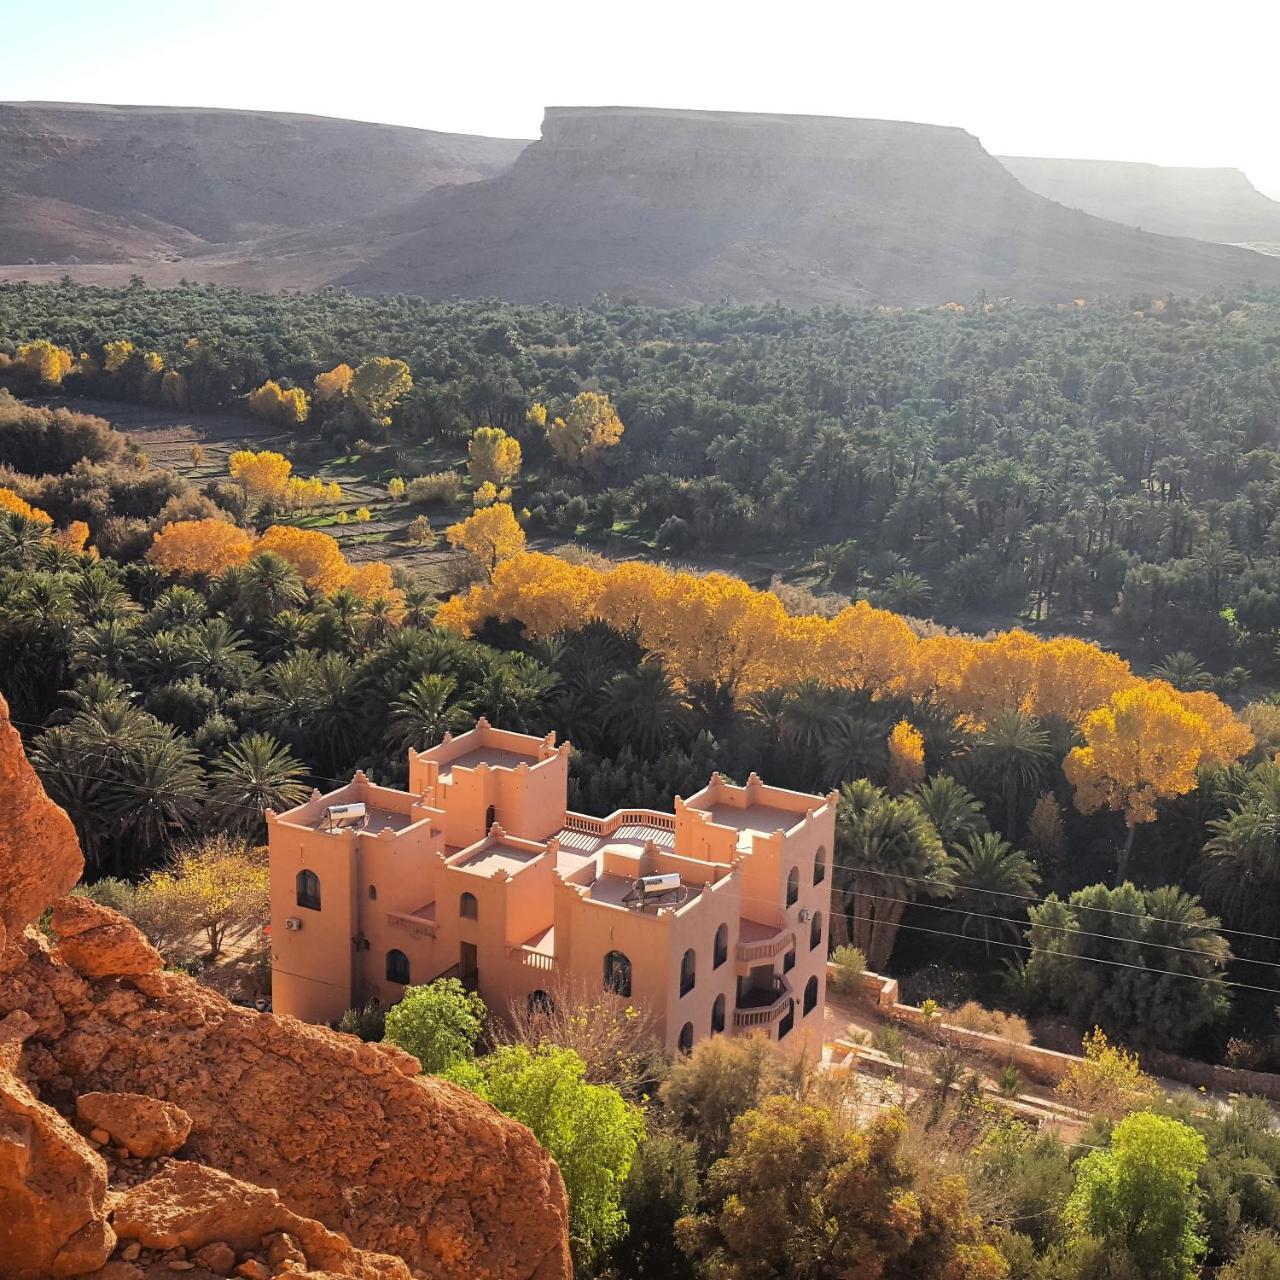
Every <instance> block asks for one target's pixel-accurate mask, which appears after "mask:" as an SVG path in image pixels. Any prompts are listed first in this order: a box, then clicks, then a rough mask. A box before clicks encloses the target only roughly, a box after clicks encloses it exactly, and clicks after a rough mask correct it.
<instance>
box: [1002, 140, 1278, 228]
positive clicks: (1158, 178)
mask: <svg viewBox="0 0 1280 1280" xmlns="http://www.w3.org/2000/svg"><path fill="white" fill-rule="evenodd" d="M1000 161H1001V163H1002V164H1003V165H1004V166H1005V167H1006V168H1007V169H1008V170H1009V171H1010V172H1011V173H1012V174H1013V175H1014V176H1015V177H1016V178H1017V179H1018V181H1019V182H1021V183H1022V184H1023V185H1024V186H1026V187H1029V188H1030V189H1031V190H1032V191H1034V192H1036V193H1037V194H1039V195H1042V196H1046V197H1047V198H1048V199H1050V200H1056V201H1057V202H1058V203H1059V204H1064V205H1067V206H1068V207H1069V208H1072V209H1083V210H1084V211H1085V212H1086V213H1092V214H1096V215H1097V216H1098V217H1100V218H1110V219H1111V220H1112V221H1113V222H1122V223H1124V224H1125V225H1126V226H1130V227H1141V228H1143V229H1144V230H1146V231H1154V232H1157V233H1158V234H1160V235H1167V236H1193V237H1195V238H1196V239H1198V240H1214V241H1219V242H1221V243H1224V244H1242V243H1245V242H1251V241H1261V242H1268V241H1277V240H1280V202H1277V201H1276V200H1273V199H1270V198H1268V197H1267V196H1265V195H1263V194H1262V192H1261V191H1259V190H1258V189H1257V187H1255V186H1254V185H1253V183H1251V182H1250V181H1249V179H1248V178H1247V177H1245V175H1244V174H1243V173H1241V172H1240V170H1239V169H1190V168H1169V167H1166V166H1163V165H1156V164H1135V163H1129V162H1126V161H1119V160H1045V159H1041V158H1039V157H1034V156H1001V157H1000Z"/></svg>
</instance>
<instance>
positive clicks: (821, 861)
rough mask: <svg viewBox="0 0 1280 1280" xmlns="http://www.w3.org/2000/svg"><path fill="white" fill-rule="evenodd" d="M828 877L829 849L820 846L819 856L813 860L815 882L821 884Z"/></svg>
mask: <svg viewBox="0 0 1280 1280" xmlns="http://www.w3.org/2000/svg"><path fill="white" fill-rule="evenodd" d="M826 878H827V851H826V850H825V849H824V848H823V847H822V846H821V845H819V846H818V853H817V856H816V857H815V858H814V860H813V883H814V884H821V883H822V882H823V881H824V880H825V879H826Z"/></svg>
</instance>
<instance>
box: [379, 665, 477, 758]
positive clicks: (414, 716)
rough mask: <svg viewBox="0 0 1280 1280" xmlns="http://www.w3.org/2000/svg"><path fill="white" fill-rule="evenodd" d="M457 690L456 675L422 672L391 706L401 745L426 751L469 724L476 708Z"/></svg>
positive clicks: (392, 718)
mask: <svg viewBox="0 0 1280 1280" xmlns="http://www.w3.org/2000/svg"><path fill="white" fill-rule="evenodd" d="M457 692H458V682H457V680H455V679H454V678H453V676H445V675H437V674H433V675H426V676H419V677H418V679H417V680H415V681H414V682H413V683H412V684H411V685H410V686H409V687H408V688H407V689H406V690H405V691H404V693H402V694H401V695H400V697H398V698H397V699H396V700H395V701H394V702H392V704H391V707H390V718H391V720H392V722H393V724H394V725H395V727H396V729H397V731H398V732H399V735H400V743H401V745H402V746H405V747H412V748H414V749H415V750H417V751H425V750H426V749H427V748H428V747H431V746H434V745H435V744H436V743H437V742H439V741H440V739H441V738H443V737H444V735H445V734H446V733H452V732H453V731H454V730H455V729H464V728H466V726H467V724H468V722H469V721H470V720H472V719H473V712H472V711H471V708H470V706H469V704H468V703H467V702H466V701H465V700H464V699H462V698H459V697H458V696H457Z"/></svg>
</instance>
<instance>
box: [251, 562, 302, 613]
mask: <svg viewBox="0 0 1280 1280" xmlns="http://www.w3.org/2000/svg"><path fill="white" fill-rule="evenodd" d="M306 598H307V589H306V587H305V586H304V585H303V582H302V577H301V575H300V574H299V573H298V571H297V569H295V568H294V567H293V565H292V564H290V563H289V561H288V560H286V559H285V558H284V556H282V555H277V554H276V553H275V552H274V551H262V552H259V554H258V555H256V556H254V557H253V559H252V560H250V561H249V563H248V564H247V565H246V566H245V568H244V573H243V574H242V576H241V578H240V602H241V604H242V605H243V607H244V609H245V611H246V612H247V613H248V614H249V616H250V617H252V618H256V619H259V620H262V619H267V618H273V617H275V615H276V614H278V613H279V612H280V611H281V610H282V609H288V608H291V607H292V606H293V605H296V604H301V603H302V601H303V600H305V599H306Z"/></svg>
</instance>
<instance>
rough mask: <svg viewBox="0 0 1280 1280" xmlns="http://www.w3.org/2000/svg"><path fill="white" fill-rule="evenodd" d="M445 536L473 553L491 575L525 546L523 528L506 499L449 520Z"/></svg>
mask: <svg viewBox="0 0 1280 1280" xmlns="http://www.w3.org/2000/svg"><path fill="white" fill-rule="evenodd" d="M444 536H445V537H446V538H448V539H449V543H450V545H451V546H455V547H461V548H462V549H463V550H464V551H468V552H470V553H471V554H472V555H473V556H475V558H476V559H477V560H479V561H480V563H481V564H482V565H484V567H485V570H486V571H487V572H488V573H489V574H490V575H492V574H493V571H494V569H495V568H497V566H498V564H499V563H500V562H501V561H503V560H508V559H510V558H511V557H512V556H514V555H517V554H518V553H519V552H521V551H523V550H524V530H523V529H522V528H521V527H520V525H519V523H518V522H517V521H516V517H515V512H513V511H512V510H511V506H510V504H509V503H506V502H495V503H494V504H493V506H491V507H483V508H481V509H480V510H479V511H477V512H476V513H475V515H473V516H468V517H467V519H465V520H462V521H459V522H458V523H457V524H451V525H450V526H449V527H448V528H447V529H446V530H445V531H444Z"/></svg>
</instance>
